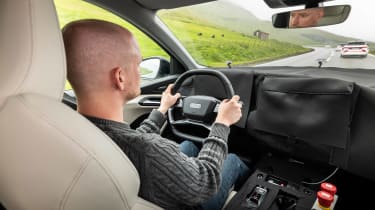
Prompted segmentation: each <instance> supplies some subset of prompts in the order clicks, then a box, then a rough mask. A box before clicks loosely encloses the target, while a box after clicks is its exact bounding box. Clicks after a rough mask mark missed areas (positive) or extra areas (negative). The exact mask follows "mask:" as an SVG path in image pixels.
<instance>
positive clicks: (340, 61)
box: [256, 47, 375, 69]
mask: <svg viewBox="0 0 375 210" xmlns="http://www.w3.org/2000/svg"><path fill="white" fill-rule="evenodd" d="M319 59H323V60H324V62H323V66H322V67H339V68H365V69H375V56H373V55H368V56H367V57H366V58H341V57H340V52H339V51H335V49H334V48H324V47H316V48H314V51H312V52H309V53H305V54H302V55H297V56H292V57H289V58H284V59H280V60H276V61H271V62H268V63H263V64H259V65H256V66H318V60H319Z"/></svg>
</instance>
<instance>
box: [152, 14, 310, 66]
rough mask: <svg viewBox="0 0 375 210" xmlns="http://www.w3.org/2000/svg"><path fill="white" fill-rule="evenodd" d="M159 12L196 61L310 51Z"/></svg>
mask: <svg viewBox="0 0 375 210" xmlns="http://www.w3.org/2000/svg"><path fill="white" fill-rule="evenodd" d="M159 16H160V17H161V18H162V19H163V20H164V22H165V24H166V25H167V26H168V27H169V28H171V29H173V33H175V35H176V36H177V37H178V38H179V39H180V41H181V42H182V43H183V44H184V46H185V47H186V48H187V50H188V51H189V52H190V53H191V54H192V55H193V57H194V58H195V59H196V61H197V62H198V63H199V64H201V65H205V66H211V67H223V66H225V65H226V62H227V61H231V62H232V64H233V65H243V64H252V63H257V62H261V61H265V60H272V59H276V58H280V57H286V56H290V55H295V54H300V53H304V52H308V51H310V49H308V48H304V47H302V46H299V45H294V44H291V43H287V42H280V41H277V40H273V39H270V40H260V39H259V38H257V37H256V36H253V35H252V34H251V35H249V34H243V33H239V32H234V31H230V30H227V29H225V28H220V27H217V26H214V25H211V24H210V23H207V22H203V21H200V20H197V19H195V18H193V17H189V16H184V14H182V13H178V12H173V13H172V12H159ZM218 49H220V50H218Z"/></svg>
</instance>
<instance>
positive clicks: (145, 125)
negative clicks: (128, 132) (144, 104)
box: [136, 109, 166, 134]
mask: <svg viewBox="0 0 375 210" xmlns="http://www.w3.org/2000/svg"><path fill="white" fill-rule="evenodd" d="M165 120H166V118H165V116H164V115H163V114H162V113H161V112H159V111H158V110H156V109H154V110H152V112H151V113H150V115H149V116H148V118H147V119H145V120H144V121H143V122H142V123H141V125H140V126H139V127H138V128H137V129H136V130H137V131H138V132H140V133H156V134H160V129H161V127H162V126H163V124H164V122H165Z"/></svg>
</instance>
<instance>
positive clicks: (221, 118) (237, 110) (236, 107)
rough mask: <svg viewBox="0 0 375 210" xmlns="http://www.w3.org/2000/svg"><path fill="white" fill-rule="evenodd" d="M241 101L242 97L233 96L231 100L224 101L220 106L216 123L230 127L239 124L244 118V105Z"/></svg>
mask: <svg viewBox="0 0 375 210" xmlns="http://www.w3.org/2000/svg"><path fill="white" fill-rule="evenodd" d="M239 100H240V97H239V96H238V95H235V96H233V97H232V98H231V99H230V100H229V99H224V100H223V101H222V102H221V104H220V106H219V111H218V113H217V117H216V120H215V122H216V123H222V124H224V125H226V126H228V127H229V126H230V125H233V124H234V123H236V122H238V121H239V120H240V118H241V116H242V112H241V108H242V104H241V103H240V102H239Z"/></svg>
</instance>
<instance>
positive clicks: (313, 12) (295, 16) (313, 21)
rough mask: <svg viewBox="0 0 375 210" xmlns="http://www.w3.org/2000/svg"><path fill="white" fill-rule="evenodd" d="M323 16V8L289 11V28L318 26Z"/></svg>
mask: <svg viewBox="0 0 375 210" xmlns="http://www.w3.org/2000/svg"><path fill="white" fill-rule="evenodd" d="M323 16H324V9H323V8H311V9H304V10H298V11H292V12H290V19H289V28H303V27H312V26H318V23H319V20H320V19H321V18H322V17H323Z"/></svg>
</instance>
